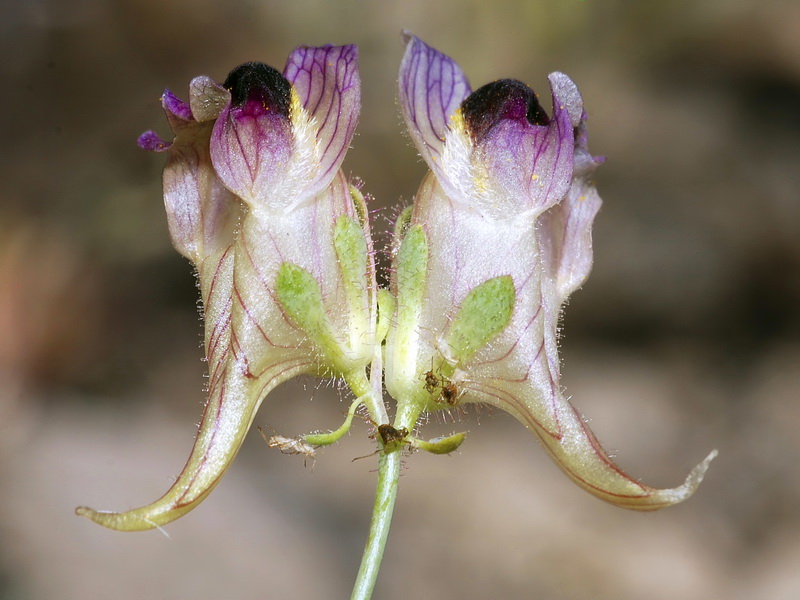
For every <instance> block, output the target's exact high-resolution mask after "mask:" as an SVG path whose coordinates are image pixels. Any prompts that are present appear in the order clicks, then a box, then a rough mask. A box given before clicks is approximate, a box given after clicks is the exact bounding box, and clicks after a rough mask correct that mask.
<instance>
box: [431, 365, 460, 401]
mask: <svg viewBox="0 0 800 600" xmlns="http://www.w3.org/2000/svg"><path fill="white" fill-rule="evenodd" d="M425 391H426V392H428V393H429V394H430V395H431V396H433V395H434V394H436V393H437V392H438V395H437V396H436V398H434V401H435V402H445V403H447V404H449V405H450V406H455V405H456V404H457V403H458V397H459V395H460V392H459V390H458V386H457V385H456V384H455V383H453V382H452V381H451V380H450V379H448V378H447V377H444V376H439V375H437V374H436V373H434V372H433V371H432V370H431V371H428V372H427V373H425Z"/></svg>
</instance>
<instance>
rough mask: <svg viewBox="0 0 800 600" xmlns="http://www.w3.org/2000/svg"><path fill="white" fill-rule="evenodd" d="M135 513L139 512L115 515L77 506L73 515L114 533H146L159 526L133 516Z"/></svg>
mask: <svg viewBox="0 0 800 600" xmlns="http://www.w3.org/2000/svg"><path fill="white" fill-rule="evenodd" d="M136 512H139V511H129V512H125V513H117V512H111V511H106V510H94V509H93V508H89V507H88V506H79V507H78V508H76V509H75V514H76V515H77V516H79V517H86V518H87V519H89V520H90V521H93V522H94V523H97V524H98V525H102V526H103V527H106V528H107V529H114V530H115V531H146V530H148V529H154V528H155V527H158V526H159V524H157V523H155V522H153V521H151V520H149V519H147V518H144V517H141V516H139V515H136V514H134V513H136Z"/></svg>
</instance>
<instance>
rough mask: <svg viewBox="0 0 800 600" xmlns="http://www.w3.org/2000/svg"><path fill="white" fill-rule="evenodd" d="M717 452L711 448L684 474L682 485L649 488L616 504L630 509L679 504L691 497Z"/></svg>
mask: <svg viewBox="0 0 800 600" xmlns="http://www.w3.org/2000/svg"><path fill="white" fill-rule="evenodd" d="M718 454H719V452H718V451H717V450H712V451H711V452H710V453H709V454H708V456H706V457H705V458H704V459H703V460H702V461H701V462H700V464H698V465H697V466H696V467H694V468H693V469H692V470H691V471H690V472H689V474H688V475H687V476H686V480H685V481H684V482H683V485H679V486H678V487H676V488H671V489H663V490H659V489H652V488H651V489H650V493H649V494H647V495H645V496H641V497H639V498H635V499H632V500H633V501H632V502H630V503H619V504H618V506H621V507H622V508H630V509H632V510H641V511H650V510H658V509H660V508H666V507H667V506H672V505H673V504H679V503H681V502H684V501H685V500H688V499H689V498H691V497H692V496H693V495H694V493H695V492H696V491H697V489H698V488H699V487H700V484H701V483H702V481H703V478H704V477H705V474H706V471H708V467H709V465H710V464H711V461H712V460H714V459H715V458H716V457H717V455H718Z"/></svg>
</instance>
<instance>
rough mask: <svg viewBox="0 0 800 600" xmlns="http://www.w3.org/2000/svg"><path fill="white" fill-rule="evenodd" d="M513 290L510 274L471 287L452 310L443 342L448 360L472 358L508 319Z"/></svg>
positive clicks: (511, 309) (512, 300)
mask: <svg viewBox="0 0 800 600" xmlns="http://www.w3.org/2000/svg"><path fill="white" fill-rule="evenodd" d="M515 299H516V290H515V289H514V280H513V279H512V278H511V276H510V275H501V276H500V277H493V278H492V279H488V280H487V281H484V282H483V283H482V284H480V285H479V286H477V287H475V288H473V289H472V290H471V291H470V292H469V294H467V297H466V298H464V301H463V302H462V303H461V306H460V307H459V309H458V313H456V316H455V318H454V319H453V321H452V323H451V324H450V328H449V330H448V332H447V335H446V337H445V339H444V341H445V342H446V343H447V345H448V347H449V351H450V354H451V355H450V357H448V358H449V359H450V360H452V361H454V362H456V363H458V362H464V361H467V360H469V359H470V358H472V357H473V356H474V355H475V353H476V352H478V350H480V349H481V348H483V347H484V346H486V344H488V343H489V342H490V341H492V339H494V337H495V336H496V335H498V334H499V333H500V332H501V331H503V329H505V327H506V326H507V325H508V323H509V321H510V320H511V315H512V314H513V312H514V302H515Z"/></svg>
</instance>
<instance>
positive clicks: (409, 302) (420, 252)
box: [397, 225, 428, 333]
mask: <svg viewBox="0 0 800 600" xmlns="http://www.w3.org/2000/svg"><path fill="white" fill-rule="evenodd" d="M427 271H428V237H427V235H425V230H424V229H423V228H422V226H421V225H415V226H413V227H411V228H410V229H409V230H408V231H407V233H406V235H405V237H404V238H403V243H402V244H401V245H400V250H399V251H398V252H397V299H398V312H397V328H398V332H399V331H403V332H404V333H410V331H408V329H410V330H413V329H414V328H415V327H416V324H417V320H418V318H419V313H420V312H421V310H422V302H423V300H424V298H425V283H426V278H427Z"/></svg>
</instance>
